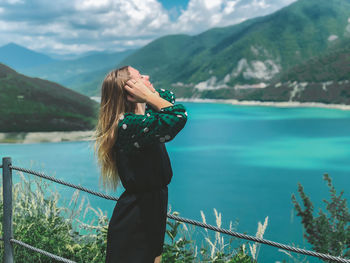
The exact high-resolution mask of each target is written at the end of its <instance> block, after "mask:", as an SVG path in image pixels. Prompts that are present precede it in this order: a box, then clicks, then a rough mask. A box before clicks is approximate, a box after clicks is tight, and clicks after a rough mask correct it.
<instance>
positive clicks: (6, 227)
mask: <svg viewBox="0 0 350 263" xmlns="http://www.w3.org/2000/svg"><path fill="white" fill-rule="evenodd" d="M1 168H2V170H3V176H2V178H3V204H4V205H3V213H4V214H3V237H0V241H3V242H4V257H3V262H4V263H13V261H14V250H13V246H12V243H15V244H17V245H20V246H23V247H26V248H28V249H31V250H33V251H35V252H38V253H41V254H43V255H46V256H48V257H51V258H54V259H56V260H58V261H62V262H68V263H76V262H75V261H71V260H69V259H66V258H62V257H60V256H57V255H54V254H52V253H49V252H47V251H44V250H42V249H39V248H36V247H33V246H31V245H29V244H26V243H24V242H22V241H20V240H16V239H14V237H13V225H12V222H13V221H12V171H13V170H16V171H21V172H25V173H28V174H32V175H36V176H39V177H41V178H45V179H48V180H51V181H53V182H56V183H59V184H62V185H66V186H69V187H72V188H75V189H79V190H81V191H84V192H87V193H90V194H93V195H96V196H99V197H102V198H104V199H108V200H115V201H118V199H119V198H118V197H114V196H109V195H106V194H103V193H100V192H96V191H93V190H89V189H87V188H85V187H83V186H80V185H74V184H71V183H68V182H65V181H63V180H59V179H56V178H54V177H52V176H48V175H45V174H43V173H40V172H36V171H33V170H30V169H26V168H21V167H16V166H12V160H11V158H10V157H5V158H2V165H0V169H1ZM167 217H168V218H170V219H174V220H176V221H179V222H183V223H188V224H192V225H195V226H199V227H203V228H206V229H210V230H214V231H216V232H220V233H223V234H227V235H230V236H234V237H237V238H240V239H245V240H249V241H254V242H258V243H261V244H265V245H269V246H273V247H277V248H281V249H284V250H288V251H291V252H295V253H299V254H303V255H308V256H313V257H317V258H320V259H324V260H332V261H334V262H342V263H350V259H345V258H341V257H336V256H332V255H328V254H323V253H318V252H314V251H310V250H305V249H301V248H297V247H292V246H289V245H284V244H281V243H277V242H274V241H270V240H266V239H262V238H258V237H255V236H250V235H245V234H241V233H238V232H234V231H231V230H227V229H223V228H219V227H216V226H213V225H208V224H205V223H202V222H199V221H195V220H191V219H187V218H183V217H178V216H175V215H172V214H167Z"/></svg>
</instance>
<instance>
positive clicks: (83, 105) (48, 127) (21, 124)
mask: <svg viewBox="0 0 350 263" xmlns="http://www.w3.org/2000/svg"><path fill="white" fill-rule="evenodd" d="M0 90H1V92H0V101H1V103H0V132H30V131H75V130H91V129H93V128H94V127H95V124H96V120H97V112H98V103H96V102H94V101H92V100H91V99H90V98H88V97H86V96H84V95H81V94H79V93H77V92H75V91H72V90H70V89H67V88H65V87H63V86H61V85H58V84H56V83H54V82H50V81H47V80H42V79H39V78H30V77H27V76H24V75H21V74H18V73H17V72H16V71H14V70H13V69H11V68H9V67H7V66H5V65H4V64H0Z"/></svg>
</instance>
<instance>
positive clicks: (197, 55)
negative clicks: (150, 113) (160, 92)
mask: <svg viewBox="0 0 350 263" xmlns="http://www.w3.org/2000/svg"><path fill="white" fill-rule="evenodd" d="M349 17H350V1H349V0H299V1H297V2H294V3H293V4H291V5H289V6H287V7H285V8H283V9H281V10H279V11H277V12H275V13H273V14H271V15H268V16H264V17H259V18H254V19H251V20H248V21H245V22H243V23H241V24H238V25H234V26H229V27H224V28H215V29H211V30H208V31H206V32H203V33H202V34H199V35H196V36H188V35H170V36H165V37H162V38H159V39H156V40H154V41H153V42H151V43H150V44H148V45H146V46H144V47H143V48H140V49H139V50H138V51H136V52H135V53H133V54H132V55H130V56H128V57H127V58H126V59H124V60H123V61H121V63H119V65H118V66H121V65H132V66H133V67H135V68H137V69H139V70H140V71H141V72H145V73H147V74H149V75H150V76H151V80H152V81H153V83H154V86H157V87H164V88H165V87H167V88H169V87H172V89H173V90H175V91H176V93H177V95H178V97H208V96H213V94H220V96H223V97H222V98H235V96H234V95H232V94H234V92H233V90H234V89H235V88H238V89H239V88H241V87H246V86H247V85H248V86H251V87H260V88H261V87H265V86H268V83H269V82H270V81H271V80H272V79H273V78H275V77H276V76H278V75H280V74H282V73H283V72H285V71H286V70H288V69H290V68H291V67H293V66H295V65H297V64H299V63H302V62H303V61H306V60H307V59H309V58H311V57H314V56H320V55H322V54H323V53H324V52H326V51H328V50H330V49H332V48H333V47H334V46H335V45H336V44H337V43H339V42H340V41H343V40H344V39H347V38H349V37H350V20H349Z"/></svg>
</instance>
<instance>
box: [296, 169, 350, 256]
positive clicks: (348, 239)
mask: <svg viewBox="0 0 350 263" xmlns="http://www.w3.org/2000/svg"><path fill="white" fill-rule="evenodd" d="M323 179H324V180H325V181H326V182H327V184H328V187H329V192H330V196H331V200H330V201H327V200H323V202H324V203H325V204H326V209H327V212H326V213H325V212H323V211H322V209H321V208H320V209H319V212H318V216H314V206H313V204H312V202H311V200H310V198H309V197H308V196H307V195H306V194H305V192H304V188H303V186H302V185H301V184H300V183H298V192H299V194H300V197H301V199H302V202H303V205H304V208H305V209H304V210H303V209H302V207H301V205H300V204H299V203H298V201H297V200H296V197H295V195H294V194H292V202H293V204H294V208H295V209H296V210H297V212H298V213H297V216H300V217H301V218H302V224H303V227H304V230H305V232H304V237H305V238H306V239H307V241H308V242H309V243H310V244H312V248H313V250H315V251H317V252H320V253H327V254H331V255H334V256H341V257H350V214H349V209H348V207H347V202H346V199H345V198H343V194H344V191H341V193H340V194H339V195H338V196H337V193H336V190H335V188H334V186H333V184H332V179H331V178H330V177H329V175H328V174H324V176H323Z"/></svg>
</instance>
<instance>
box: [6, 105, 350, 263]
mask: <svg viewBox="0 0 350 263" xmlns="http://www.w3.org/2000/svg"><path fill="white" fill-rule="evenodd" d="M183 104H184V105H185V106H186V108H187V112H188V121H187V124H186V126H185V128H184V129H183V130H182V131H181V132H180V133H179V134H178V135H177V137H176V138H175V139H174V140H173V141H170V142H168V143H166V147H167V150H168V153H169V156H170V159H171V163H172V167H173V173H174V176H173V179H172V181H171V183H170V184H169V207H171V210H172V211H178V212H179V213H180V216H181V217H186V218H191V219H195V220H199V221H202V220H201V215H200V211H201V210H202V211H203V212H204V214H205V215H206V219H207V223H209V224H212V225H216V224H215V216H214V210H213V208H216V209H217V211H218V212H219V213H221V214H222V227H223V228H229V223H230V221H232V222H233V223H234V222H235V221H236V220H238V225H237V226H236V231H237V232H241V233H246V234H249V235H254V236H255V234H256V231H257V226H258V222H259V221H260V222H261V223H263V222H264V219H265V217H266V216H268V217H269V219H268V226H267V229H266V231H265V234H264V238H266V239H269V240H273V241H276V242H281V243H285V244H289V245H297V246H299V247H302V248H307V249H310V248H311V247H310V245H308V244H307V242H306V241H305V240H304V239H303V237H302V224H301V220H300V218H299V217H297V216H296V212H295V210H294V209H293V205H292V202H291V195H292V194H293V193H294V194H297V185H298V183H301V184H302V185H303V186H304V190H305V192H306V193H307V194H308V195H309V196H310V198H311V201H313V203H314V205H315V211H316V212H317V211H318V210H319V208H320V207H321V208H322V209H323V210H325V206H324V203H323V202H322V200H323V199H329V191H328V187H327V185H326V183H325V181H324V180H323V174H324V173H328V174H329V175H330V177H331V178H332V179H333V184H334V185H335V187H336V189H337V191H338V193H339V192H340V191H341V190H344V191H345V193H344V196H345V197H346V198H347V199H349V196H350V180H349V175H350V111H342V110H335V109H322V108H277V107H263V106H238V105H229V104H218V103H192V102H183ZM0 155H1V157H4V156H9V157H12V159H13V165H16V166H20V167H25V168H31V169H34V170H38V171H42V172H45V173H46V174H48V175H53V176H55V177H56V178H59V179H63V180H66V181H68V182H71V183H74V184H80V185H84V186H86V187H88V188H90V189H93V190H97V191H100V189H99V188H98V177H99V172H98V168H97V165H96V161H95V160H94V156H93V148H92V145H91V143H89V142H62V143H41V144H22V145H21V144H2V145H0ZM29 176H31V175H26V177H29ZM16 178H17V179H18V178H19V177H18V175H16V174H14V181H16V180H17V179H16ZM55 187H56V189H58V190H59V191H60V193H61V195H62V197H66V198H67V199H68V201H69V200H70V197H71V196H72V194H73V192H74V190H71V189H69V188H65V187H63V186H60V185H56V186H55ZM122 190H123V189H119V191H118V192H117V193H108V194H111V195H115V196H118V195H119V194H120V193H121V192H122ZM80 195H81V196H82V195H86V196H88V198H89V201H90V203H91V205H92V206H93V207H94V208H96V207H100V208H101V209H102V211H106V213H107V215H108V216H109V217H110V216H111V214H112V212H113V208H114V205H115V202H114V201H109V200H104V199H100V198H97V197H94V196H91V195H89V194H85V193H81V194H80ZM297 196H298V197H299V195H298V194H297ZM299 200H300V198H299ZM169 207H168V208H169ZM91 213H92V212H91ZM169 220H170V219H169ZM171 221H172V220H171ZM247 249H248V250H249V248H247ZM293 256H294V257H296V258H299V259H300V260H302V259H304V257H305V256H302V255H300V256H299V257H298V256H297V255H296V254H294V253H293ZM283 259H286V260H288V259H289V258H288V257H287V256H286V255H285V254H284V253H282V252H280V251H278V249H277V248H274V247H268V246H266V245H261V247H260V252H259V255H258V262H276V261H282V260H283ZM307 259H308V260H309V261H311V262H321V261H319V260H317V259H316V260H315V259H313V258H312V257H307ZM289 261H290V262H292V260H291V259H289Z"/></svg>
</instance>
